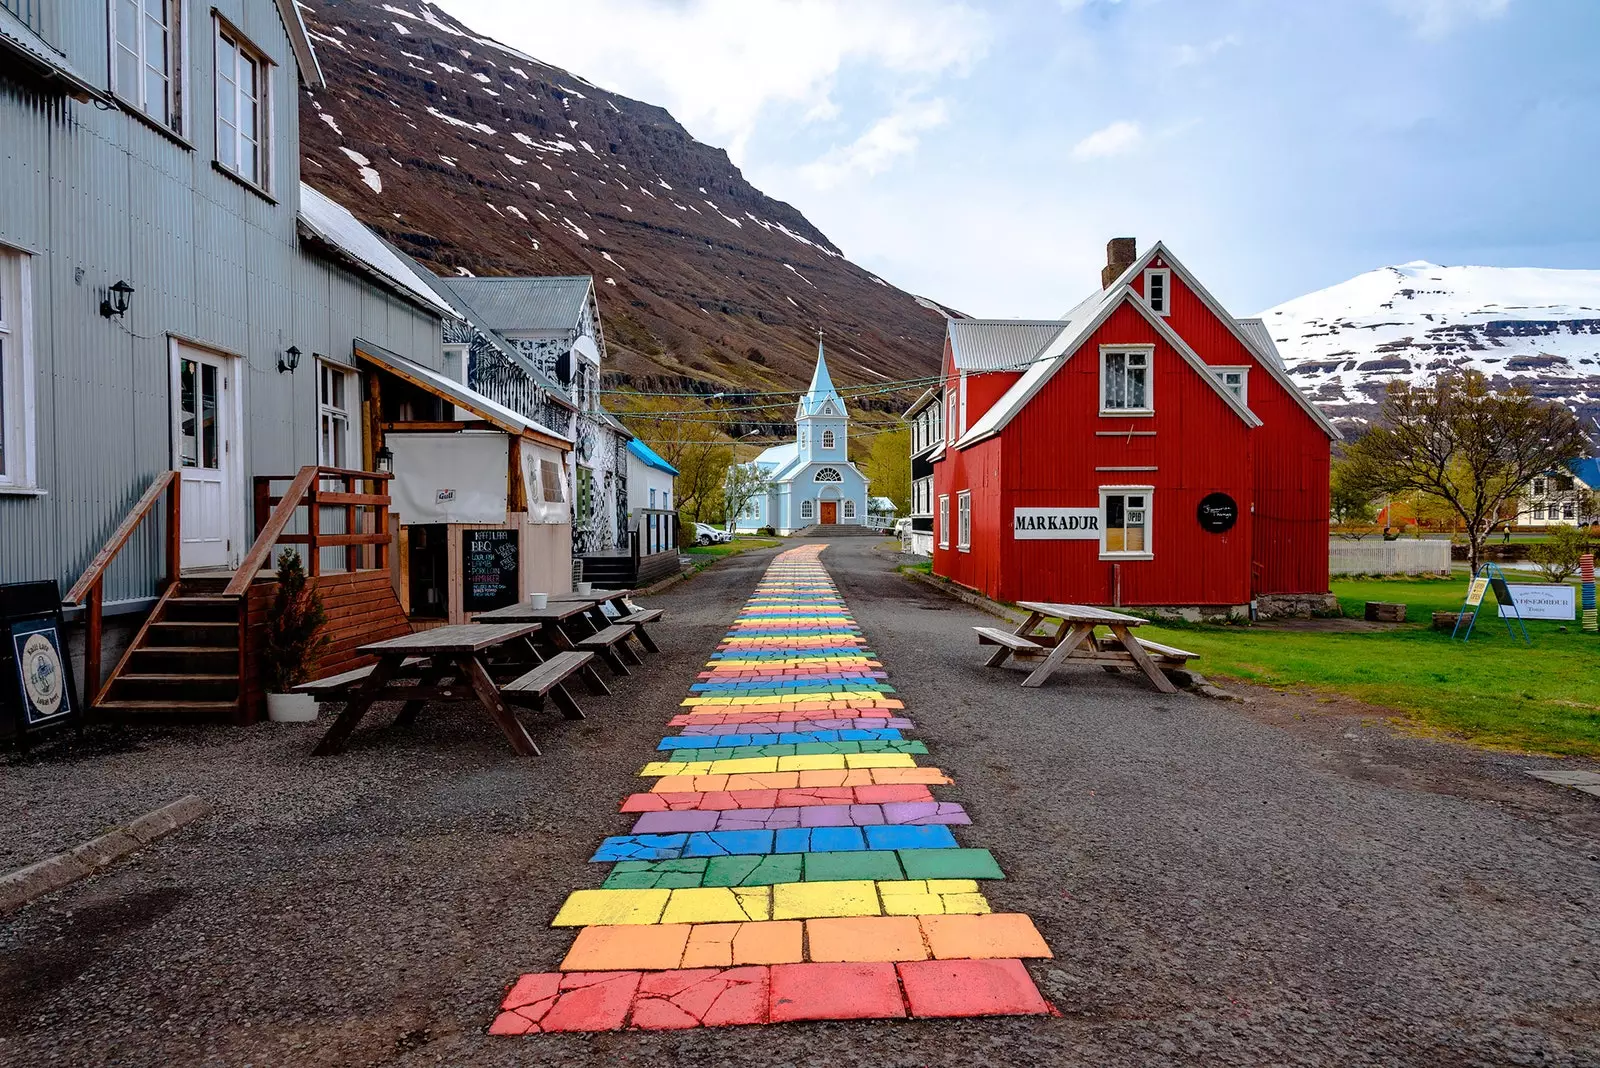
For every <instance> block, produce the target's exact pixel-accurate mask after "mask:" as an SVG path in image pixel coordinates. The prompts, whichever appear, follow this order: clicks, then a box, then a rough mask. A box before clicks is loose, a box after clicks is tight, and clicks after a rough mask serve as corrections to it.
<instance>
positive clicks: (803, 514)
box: [800, 497, 817, 519]
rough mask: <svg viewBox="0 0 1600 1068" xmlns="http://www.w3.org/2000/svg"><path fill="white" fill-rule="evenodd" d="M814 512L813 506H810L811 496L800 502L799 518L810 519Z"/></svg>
mask: <svg viewBox="0 0 1600 1068" xmlns="http://www.w3.org/2000/svg"><path fill="white" fill-rule="evenodd" d="M816 514H817V511H816V509H815V508H813V507H812V505H811V498H810V497H807V498H806V499H805V500H803V501H801V502H800V518H801V519H810V518H812V517H813V516H814V515H816Z"/></svg>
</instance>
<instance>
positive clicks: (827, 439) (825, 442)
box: [822, 430, 834, 449]
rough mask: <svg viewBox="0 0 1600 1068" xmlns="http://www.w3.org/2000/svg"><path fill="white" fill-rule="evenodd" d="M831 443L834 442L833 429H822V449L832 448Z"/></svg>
mask: <svg viewBox="0 0 1600 1068" xmlns="http://www.w3.org/2000/svg"><path fill="white" fill-rule="evenodd" d="M833 443H834V436H833V431H831V430H824V431H823V432H822V447H823V448H824V449H831V448H833Z"/></svg>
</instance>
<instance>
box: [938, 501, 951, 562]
mask: <svg viewBox="0 0 1600 1068" xmlns="http://www.w3.org/2000/svg"><path fill="white" fill-rule="evenodd" d="M936 525H937V526H938V528H939V548H941V549H948V548H950V495H949V494H948V493H941V494H939V521H938V523H937V524H936Z"/></svg>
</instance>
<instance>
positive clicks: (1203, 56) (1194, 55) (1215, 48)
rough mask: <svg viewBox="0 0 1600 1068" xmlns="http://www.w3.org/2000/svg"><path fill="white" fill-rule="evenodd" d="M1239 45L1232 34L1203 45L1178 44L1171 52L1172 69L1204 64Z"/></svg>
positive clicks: (1236, 38) (1237, 39)
mask: <svg viewBox="0 0 1600 1068" xmlns="http://www.w3.org/2000/svg"><path fill="white" fill-rule="evenodd" d="M1238 43H1239V38H1238V37H1237V36H1236V35H1234V34H1231V33H1230V34H1228V35H1227V36H1226V37H1218V38H1217V39H1216V40H1214V41H1208V42H1207V43H1205V44H1203V45H1192V44H1180V45H1178V46H1177V47H1176V48H1174V49H1173V50H1172V65H1173V66H1174V67H1192V66H1194V65H1195V64H1196V63H1204V62H1205V61H1206V60H1208V59H1211V58H1213V57H1214V56H1216V54H1217V53H1218V52H1221V51H1223V50H1224V49H1227V48H1232V47H1233V46H1234V45H1236V44H1238Z"/></svg>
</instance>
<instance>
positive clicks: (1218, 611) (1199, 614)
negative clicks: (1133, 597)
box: [1111, 604, 1250, 623]
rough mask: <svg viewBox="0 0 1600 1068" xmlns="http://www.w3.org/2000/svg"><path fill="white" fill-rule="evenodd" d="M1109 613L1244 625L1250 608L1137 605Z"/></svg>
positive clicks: (1226, 605)
mask: <svg viewBox="0 0 1600 1068" xmlns="http://www.w3.org/2000/svg"><path fill="white" fill-rule="evenodd" d="M1111 611H1113V612H1131V613H1133V614H1134V615H1140V616H1154V617H1155V618H1156V619H1172V620H1181V621H1182V622H1184V623H1244V622H1247V621H1248V620H1249V619H1250V606H1249V605H1247V604H1198V605H1197V604H1172V605H1143V604H1139V605H1129V606H1127V607H1126V608H1112V609H1111Z"/></svg>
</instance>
